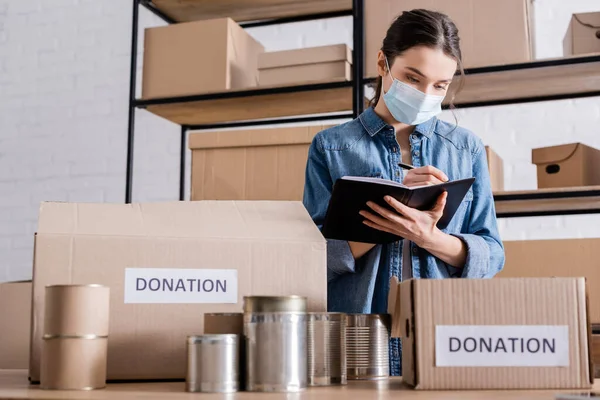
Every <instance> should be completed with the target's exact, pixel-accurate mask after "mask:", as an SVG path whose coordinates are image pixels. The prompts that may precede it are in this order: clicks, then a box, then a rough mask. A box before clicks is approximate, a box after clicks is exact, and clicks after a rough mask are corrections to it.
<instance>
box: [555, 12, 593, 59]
mask: <svg viewBox="0 0 600 400" xmlns="http://www.w3.org/2000/svg"><path fill="white" fill-rule="evenodd" d="M563 50H564V51H563V52H564V55H565V56H571V55H581V54H594V53H600V12H590V13H580V14H573V16H572V17H571V22H570V23H569V28H568V29H567V33H566V34H565V39H564V42H563Z"/></svg>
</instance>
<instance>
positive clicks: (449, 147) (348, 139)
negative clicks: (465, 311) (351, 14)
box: [304, 10, 504, 375]
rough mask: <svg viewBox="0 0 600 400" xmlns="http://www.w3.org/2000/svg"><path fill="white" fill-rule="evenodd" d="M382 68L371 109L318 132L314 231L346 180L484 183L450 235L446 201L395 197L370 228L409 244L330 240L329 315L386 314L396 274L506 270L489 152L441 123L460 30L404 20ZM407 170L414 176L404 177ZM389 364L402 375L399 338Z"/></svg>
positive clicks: (310, 189)
mask: <svg viewBox="0 0 600 400" xmlns="http://www.w3.org/2000/svg"><path fill="white" fill-rule="evenodd" d="M377 69H378V73H379V77H378V78H377V89H376V93H375V98H374V99H373V101H372V104H371V107H369V108H368V109H367V110H366V111H364V112H363V113H362V114H361V115H360V116H359V117H358V118H356V119H354V120H352V121H350V122H347V123H344V124H342V125H339V126H336V127H333V128H329V129H326V130H324V131H322V132H320V133H319V134H317V135H316V137H315V138H314V140H313V142H312V144H311V146H310V150H309V157H308V162H307V168H306V184H305V190H304V205H305V207H306V208H307V210H308V211H309V213H310V214H311V217H312V218H313V220H314V221H315V223H316V224H317V225H318V226H319V227H321V226H322V223H323V219H324V217H325V213H326V211H327V206H328V202H329V198H330V195H331V191H332V188H333V184H334V182H335V181H336V180H337V179H338V178H340V177H342V176H344V175H354V176H369V177H381V178H385V179H391V180H394V181H397V182H403V183H404V184H405V185H407V186H418V185H425V184H436V183H441V182H444V181H447V180H456V179H462V178H469V177H475V178H476V179H475V182H474V184H473V186H472V187H471V189H470V190H469V192H468V193H467V195H466V196H465V199H464V200H463V203H462V204H461V206H460V207H459V209H458V211H457V212H456V214H455V216H454V217H453V219H452V221H451V223H450V225H449V226H448V227H447V228H446V229H444V230H443V231H442V230H439V229H438V228H437V227H436V223H437V221H438V220H439V219H440V217H441V215H442V211H443V209H444V206H445V201H446V197H445V196H446V195H445V194H443V195H442V196H440V198H439V199H438V202H437V204H436V205H435V206H434V207H433V209H431V210H430V211H419V210H416V209H410V208H408V207H406V206H404V205H402V204H401V203H399V202H397V201H395V200H394V199H385V200H386V201H387V202H388V203H389V204H390V205H391V206H392V207H393V208H394V209H395V210H396V212H390V211H386V210H385V209H382V208H380V207H378V206H376V205H373V204H371V203H367V204H366V205H365V209H364V210H363V211H361V215H362V216H363V217H364V223H365V224H366V225H368V226H370V227H372V228H374V229H378V230H381V231H386V232H391V233H395V234H398V235H399V236H400V237H403V238H404V240H400V241H398V242H396V243H392V244H390V245H372V244H367V243H355V242H345V241H337V240H328V249H327V250H328V255H327V257H328V260H327V265H328V271H327V279H328V308H329V310H330V311H338V312H346V313H374V314H378V313H386V312H387V297H388V292H389V281H390V278H391V277H392V276H396V277H398V278H399V279H402V280H404V279H409V278H454V277H457V278H458V277H462V278H490V277H493V276H494V275H495V274H496V273H497V272H498V271H500V270H501V269H502V267H503V265H504V247H503V245H502V242H501V240H500V237H499V234H498V228H497V221H496V213H495V208H494V202H493V197H492V191H491V187H490V181H489V174H488V169H487V168H488V167H487V159H486V153H485V149H484V145H483V143H482V141H481V140H480V139H479V138H478V137H477V136H475V135H473V134H472V133H471V132H469V131H467V130H465V129H463V128H460V127H458V126H455V125H452V124H449V123H446V122H443V121H441V120H438V119H437V118H436V115H437V114H439V113H440V112H441V103H442V100H443V99H444V98H445V96H446V94H447V92H448V87H449V86H450V83H451V81H452V80H453V78H454V75H455V73H456V71H457V70H460V71H461V75H462V70H463V69H462V66H461V53H460V48H459V38H458V30H457V28H456V26H455V25H454V23H453V22H452V21H451V20H450V19H449V18H448V17H447V16H446V15H444V14H440V13H437V12H432V11H427V10H413V11H410V12H404V13H403V14H402V15H401V16H400V17H398V18H397V19H396V20H395V21H394V22H393V23H392V25H391V26H390V27H389V29H388V31H387V34H386V37H385V39H384V40H383V46H382V48H381V50H380V51H379V53H378V59H377ZM400 162H403V163H405V164H412V165H413V166H414V167H416V168H415V169H412V170H408V171H405V170H403V169H402V168H401V167H400V166H399V163H400ZM443 306H444V305H443V304H440V307H443ZM448 311H449V312H451V311H452V310H448ZM390 360H391V361H390V374H391V375H400V374H401V369H400V368H401V367H400V365H401V364H400V343H399V340H397V339H393V340H392V341H391V342H390Z"/></svg>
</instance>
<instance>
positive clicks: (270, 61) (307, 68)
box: [258, 44, 352, 86]
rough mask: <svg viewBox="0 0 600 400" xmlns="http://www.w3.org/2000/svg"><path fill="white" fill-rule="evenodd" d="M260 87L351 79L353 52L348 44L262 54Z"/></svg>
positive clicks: (260, 59)
mask: <svg viewBox="0 0 600 400" xmlns="http://www.w3.org/2000/svg"><path fill="white" fill-rule="evenodd" d="M258 69H259V77H258V82H259V85H260V86H286V85H293V84H303V83H311V82H334V81H349V80H352V50H351V49H350V48H349V47H348V46H347V45H345V44H337V45H332V46H319V47H307V48H303V49H297V50H284V51H273V52H266V53H261V54H260V56H259V58H258Z"/></svg>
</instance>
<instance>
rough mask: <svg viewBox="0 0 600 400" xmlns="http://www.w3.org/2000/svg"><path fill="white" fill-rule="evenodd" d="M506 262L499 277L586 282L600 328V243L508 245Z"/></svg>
mask: <svg viewBox="0 0 600 400" xmlns="http://www.w3.org/2000/svg"><path fill="white" fill-rule="evenodd" d="M503 244H504V252H505V255H506V262H505V264H504V268H503V269H502V271H500V272H499V273H498V275H497V276H498V277H505V278H506V277H509V278H521V277H536V278H537V277H554V276H556V277H579V276H583V277H585V278H586V282H587V286H588V288H589V296H590V320H591V322H592V323H593V324H600V268H598V260H600V239H554V240H523V241H520V240H517V241H504V242H503Z"/></svg>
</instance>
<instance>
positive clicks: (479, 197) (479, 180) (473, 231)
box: [454, 140, 505, 278]
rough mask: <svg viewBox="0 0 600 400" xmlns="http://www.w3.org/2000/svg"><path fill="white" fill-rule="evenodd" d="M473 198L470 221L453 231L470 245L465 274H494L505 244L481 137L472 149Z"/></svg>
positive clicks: (479, 276)
mask: <svg viewBox="0 0 600 400" xmlns="http://www.w3.org/2000/svg"><path fill="white" fill-rule="evenodd" d="M473 176H474V177H475V182H474V183H473V201H472V204H471V212H470V215H469V217H468V223H467V224H466V225H465V228H464V229H463V232H462V233H459V234H454V236H456V237H458V238H460V239H461V240H462V241H463V242H464V243H465V245H466V247H467V258H466V262H465V265H464V266H463V268H462V271H460V276H462V277H463V278H492V277H493V276H495V275H496V274H497V273H498V272H500V271H501V270H502V268H503V267H504V261H505V255H504V245H503V244H502V240H501V239H500V234H499V232H498V222H497V219H496V208H495V205H494V197H493V193H492V188H491V184H490V177H489V171H488V163H487V156H486V153H485V147H484V145H483V143H482V142H481V141H480V140H479V141H478V145H477V147H476V149H475V151H474V152H473Z"/></svg>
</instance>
